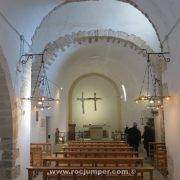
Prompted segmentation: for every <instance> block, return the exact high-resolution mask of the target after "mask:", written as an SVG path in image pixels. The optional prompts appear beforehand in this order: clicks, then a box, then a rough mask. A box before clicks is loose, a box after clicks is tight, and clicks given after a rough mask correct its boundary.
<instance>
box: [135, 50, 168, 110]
mask: <svg viewBox="0 0 180 180" xmlns="http://www.w3.org/2000/svg"><path fill="white" fill-rule="evenodd" d="M144 51H145V53H147V65H146V69H145V73H144V78H143V82H142V86H141V89H140V93H139V96H138V97H137V98H136V99H135V102H136V103H137V104H138V103H140V102H148V103H149V105H148V106H147V108H151V109H156V110H159V109H160V108H163V105H162V104H163V99H166V100H169V99H170V96H163V95H161V92H160V91H159V89H160V88H162V84H161V81H160V80H159V79H157V78H156V76H155V74H153V68H152V63H151V60H150V55H158V56H159V57H160V56H161V57H163V60H164V61H165V62H170V58H166V57H165V56H164V54H167V52H165V53H148V52H147V51H146V50H144ZM146 82H147V85H146V84H145V83H146ZM145 86H146V87H145Z"/></svg>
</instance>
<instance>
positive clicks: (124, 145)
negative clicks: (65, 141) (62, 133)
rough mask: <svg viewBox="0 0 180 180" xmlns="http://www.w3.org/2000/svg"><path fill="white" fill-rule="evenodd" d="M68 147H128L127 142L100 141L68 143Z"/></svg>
mask: <svg viewBox="0 0 180 180" xmlns="http://www.w3.org/2000/svg"><path fill="white" fill-rule="evenodd" d="M68 147H129V145H128V144H124V143H123V144H102V143H97V144H95V143H93V144H81V143H77V144H69V145H68Z"/></svg>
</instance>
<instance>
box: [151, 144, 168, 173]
mask: <svg viewBox="0 0 180 180" xmlns="http://www.w3.org/2000/svg"><path fill="white" fill-rule="evenodd" d="M149 152H150V158H151V160H152V164H153V166H154V167H155V168H156V169H157V170H159V171H160V172H161V173H162V174H163V175H165V176H166V175H167V174H168V167H167V150H166V145H165V143H162V142H150V143H149Z"/></svg>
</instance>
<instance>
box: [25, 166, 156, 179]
mask: <svg viewBox="0 0 180 180" xmlns="http://www.w3.org/2000/svg"><path fill="white" fill-rule="evenodd" d="M27 169H28V180H33V174H34V172H38V174H39V173H42V176H43V180H51V179H53V180H54V179H57V180H65V179H66V180H67V175H63V174H62V173H60V171H61V172H62V171H65V172H67V171H68V172H72V171H73V172H77V171H78V172H80V171H83V173H84V172H89V171H90V170H92V171H94V170H96V172H101V174H100V173H99V174H95V175H88V174H86V173H85V175H84V176H82V174H81V173H79V174H78V173H74V174H73V173H69V174H72V175H68V180H80V179H81V180H89V179H90V177H93V179H94V180H96V179H98V178H99V177H100V178H103V180H110V178H111V177H112V179H113V180H119V179H123V180H143V177H144V174H145V173H148V175H149V177H148V180H153V167H135V168H133V171H132V167H96V168H95V169H94V168H93V167H86V168H85V169H84V168H83V167H29V168H27ZM113 171H115V172H127V174H126V173H117V174H116V175H111V172H113ZM50 172H55V173H53V175H52V174H51V173H50ZM102 172H104V173H102ZM105 172H110V173H107V174H105ZM146 180H147V179H146Z"/></svg>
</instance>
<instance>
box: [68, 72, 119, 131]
mask: <svg viewBox="0 0 180 180" xmlns="http://www.w3.org/2000/svg"><path fill="white" fill-rule="evenodd" d="M82 92H83V93H84V97H85V98H88V97H91V98H93V97H94V93H96V97H97V98H101V100H98V101H97V102H96V103H97V111H95V106H94V101H92V100H91V101H85V103H84V111H85V112H84V114H83V112H82V103H81V101H78V100H77V98H81V96H82ZM119 94H120V93H119V89H116V87H114V86H113V84H112V82H110V81H109V80H108V79H106V78H104V77H100V76H98V75H90V76H88V77H84V78H83V77H82V79H81V80H80V81H78V82H76V84H75V85H74V87H73V89H72V96H71V97H69V98H70V100H69V103H70V106H71V108H72V111H71V112H69V113H71V115H72V117H71V118H72V123H75V124H76V131H79V130H81V131H82V130H83V125H88V124H92V125H104V124H106V125H108V126H110V131H115V130H118V131H119V130H121V106H120V104H121V99H120V95H119Z"/></svg>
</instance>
